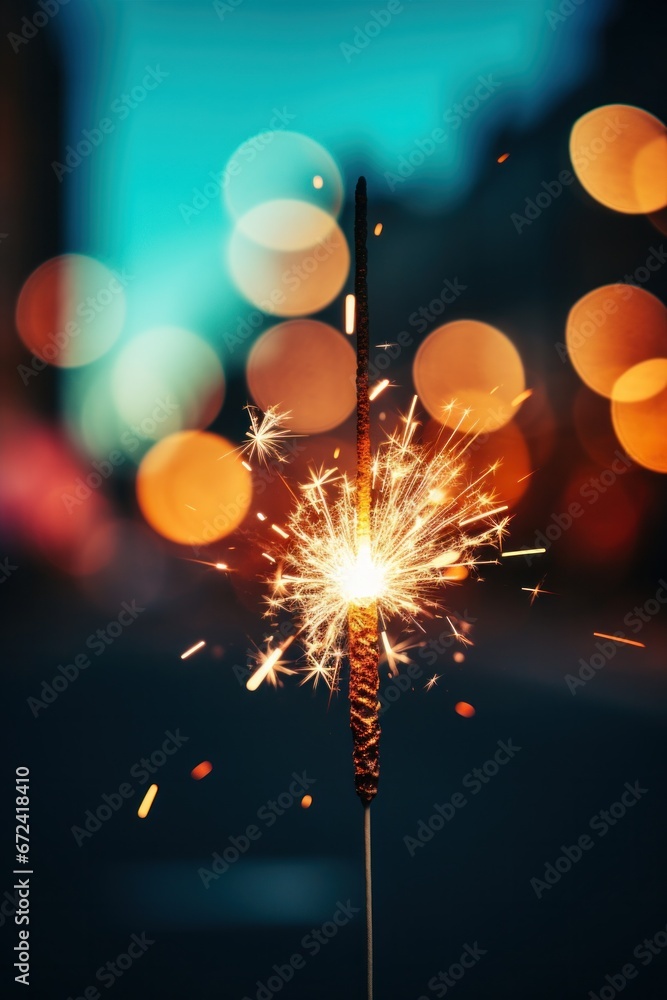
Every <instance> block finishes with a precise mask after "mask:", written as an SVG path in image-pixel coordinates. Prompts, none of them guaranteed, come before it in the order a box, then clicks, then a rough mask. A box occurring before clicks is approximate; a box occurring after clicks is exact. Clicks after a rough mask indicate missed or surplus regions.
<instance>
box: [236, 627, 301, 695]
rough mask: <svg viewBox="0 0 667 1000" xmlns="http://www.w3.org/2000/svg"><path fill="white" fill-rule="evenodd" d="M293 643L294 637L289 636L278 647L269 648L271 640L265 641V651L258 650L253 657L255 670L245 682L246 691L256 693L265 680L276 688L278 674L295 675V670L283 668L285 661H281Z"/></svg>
mask: <svg viewBox="0 0 667 1000" xmlns="http://www.w3.org/2000/svg"><path fill="white" fill-rule="evenodd" d="M293 641H294V636H293V635H290V636H288V637H287V639H285V641H284V642H282V643H280V645H279V646H274V647H273V649H272V648H271V639H268V640H267V643H266V649H265V650H261V649H260V650H258V651H257V655H256V657H255V662H256V666H257V669H256V670H255V672H254V673H253V674H251V675H250V677H249V678H248V680H247V681H246V687H247V689H248V691H256V690H257V688H258V687H259V685H260V684H261V683H262V681H264V680H266V681H268V683H269V684H272V685H273V686H274V687H277V686H278V674H295V673H296V670H292V669H291V668H290V667H286V666H285V662H286V661H285V660H283V659H281V657H282V654H283V653H284V652H285V650H286V649H287V647H288V646H289V645H290V643H292V642H293Z"/></svg>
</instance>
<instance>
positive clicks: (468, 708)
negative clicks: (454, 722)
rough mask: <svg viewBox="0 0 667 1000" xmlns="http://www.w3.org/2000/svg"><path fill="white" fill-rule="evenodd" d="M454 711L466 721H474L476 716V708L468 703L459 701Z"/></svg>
mask: <svg viewBox="0 0 667 1000" xmlns="http://www.w3.org/2000/svg"><path fill="white" fill-rule="evenodd" d="M454 711H455V712H456V714H457V715H460V716H462V717H463V718H464V719H472V717H473V715H474V714H475V709H474V706H473V705H471V704H470V702H468V701H457V703H456V704H455V705H454Z"/></svg>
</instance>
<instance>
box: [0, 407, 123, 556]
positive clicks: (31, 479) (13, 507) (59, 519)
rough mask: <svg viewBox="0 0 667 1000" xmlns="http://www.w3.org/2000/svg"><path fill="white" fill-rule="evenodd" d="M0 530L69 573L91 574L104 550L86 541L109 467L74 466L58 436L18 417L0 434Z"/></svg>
mask: <svg viewBox="0 0 667 1000" xmlns="http://www.w3.org/2000/svg"><path fill="white" fill-rule="evenodd" d="M0 466H1V468H2V476H0V512H1V517H0V527H1V528H2V530H3V532H5V533H7V534H8V535H9V537H10V538H11V539H12V542H13V543H14V544H16V543H20V544H22V545H24V546H25V547H26V548H27V549H29V550H31V551H34V552H36V553H38V554H39V555H41V556H43V557H45V558H46V559H48V560H49V561H50V562H51V563H52V564H54V565H55V566H57V567H58V568H60V569H62V570H65V571H66V572H68V573H71V574H73V575H75V576H76V575H84V574H87V573H91V572H94V571H95V570H96V569H97V568H98V567H99V566H101V565H102V564H103V563H104V561H105V560H107V559H108V558H109V557H110V554H111V553H110V550H109V547H108V546H106V547H104V548H100V549H98V550H97V551H96V552H91V551H88V550H87V549H86V542H87V540H88V538H89V537H90V535H91V533H92V532H94V530H95V529H96V527H97V526H98V525H99V524H100V523H102V522H103V521H104V520H105V518H106V517H107V515H108V511H109V504H108V501H107V499H106V497H105V495H104V494H105V489H106V486H107V482H108V479H109V476H111V475H113V469H112V468H111V467H110V466H109V469H108V470H107V469H106V468H101V467H95V466H94V465H92V464H90V465H88V464H85V463H82V462H80V461H79V460H78V459H77V458H76V457H75V456H74V455H73V454H72V452H71V451H70V449H69V447H68V446H67V444H66V442H64V441H63V440H62V438H61V436H60V435H59V434H57V433H55V432H54V431H52V430H51V429H48V428H46V427H45V426H43V425H41V424H39V423H37V422H32V421H29V420H26V419H25V416H23V417H22V419H21V422H20V423H19V422H18V421H17V422H10V421H8V420H5V421H4V426H3V428H2V431H1V432H0Z"/></svg>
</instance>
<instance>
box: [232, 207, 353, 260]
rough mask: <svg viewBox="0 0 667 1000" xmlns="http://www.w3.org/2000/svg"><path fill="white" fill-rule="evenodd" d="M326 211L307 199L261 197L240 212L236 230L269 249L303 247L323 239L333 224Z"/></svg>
mask: <svg viewBox="0 0 667 1000" xmlns="http://www.w3.org/2000/svg"><path fill="white" fill-rule="evenodd" d="M334 224H335V223H334V220H333V219H332V218H331V216H330V215H329V214H328V213H327V212H323V211H322V209H321V208H318V207H317V206H316V205H309V204H308V202H307V201H295V200H294V199H293V198H281V199H277V200H275V201H265V202H263V203H262V204H261V205H257V206H256V207H255V208H251V209H250V211H249V212H246V214H245V215H243V216H241V218H240V219H239V220H238V222H237V224H236V226H237V230H238V231H239V232H240V233H242V234H243V235H244V236H247V237H248V239H249V240H252V241H253V242H254V243H259V245H260V246H263V247H267V248H268V249H269V250H282V251H285V252H290V251H292V250H305V249H306V248H307V247H314V246H315V245H316V244H317V243H321V242H322V241H323V240H326V238H327V236H328V235H329V233H331V231H332V227H333V226H334Z"/></svg>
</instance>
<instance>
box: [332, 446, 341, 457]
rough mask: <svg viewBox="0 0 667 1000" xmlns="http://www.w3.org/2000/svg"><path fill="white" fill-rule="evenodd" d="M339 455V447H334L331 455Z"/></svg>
mask: <svg viewBox="0 0 667 1000" xmlns="http://www.w3.org/2000/svg"><path fill="white" fill-rule="evenodd" d="M339 455H340V448H334V453H333V457H334V458H338V456H339Z"/></svg>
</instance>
